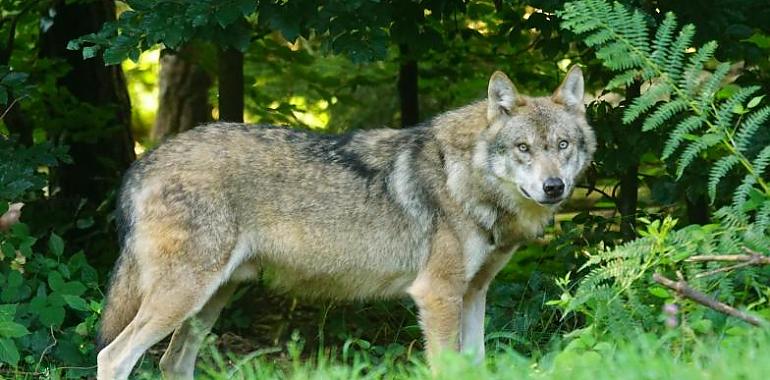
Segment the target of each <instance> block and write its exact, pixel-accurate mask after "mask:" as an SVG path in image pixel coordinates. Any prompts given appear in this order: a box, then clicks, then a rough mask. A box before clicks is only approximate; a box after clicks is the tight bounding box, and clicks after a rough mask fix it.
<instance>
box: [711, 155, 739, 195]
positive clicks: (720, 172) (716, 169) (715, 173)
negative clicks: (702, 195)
mask: <svg viewBox="0 0 770 380" xmlns="http://www.w3.org/2000/svg"><path fill="white" fill-rule="evenodd" d="M740 162H741V160H740V159H739V158H738V156H736V155H732V154H731V155H727V156H724V157H722V158H720V159H719V161H717V162H716V163H715V164H714V166H713V167H712V168H711V172H710V173H709V182H708V194H709V199H710V200H711V202H712V203H713V202H714V199H715V198H716V194H717V184H718V183H719V181H720V180H721V179H722V178H724V176H726V175H727V173H728V172H729V171H730V170H731V169H732V168H733V167H735V165H737V164H738V163H740Z"/></svg>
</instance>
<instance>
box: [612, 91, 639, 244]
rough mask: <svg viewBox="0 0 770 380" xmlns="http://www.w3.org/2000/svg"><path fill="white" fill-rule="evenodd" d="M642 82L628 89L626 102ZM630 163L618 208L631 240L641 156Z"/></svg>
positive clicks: (626, 236) (622, 180)
mask: <svg viewBox="0 0 770 380" xmlns="http://www.w3.org/2000/svg"><path fill="white" fill-rule="evenodd" d="M641 87H642V82H640V81H636V82H634V83H632V84H631V85H630V86H628V89H627V90H626V102H627V103H628V104H630V103H631V101H632V100H633V99H635V98H638V97H639V95H640V94H641ZM628 127H629V128H641V126H639V125H630V126H628ZM628 160H629V163H628V167H627V168H626V171H625V172H624V173H623V174H621V176H620V196H619V198H618V210H619V211H620V219H621V220H620V234H621V235H622V236H623V240H625V241H629V240H633V239H634V238H636V208H637V206H638V203H639V157H628Z"/></svg>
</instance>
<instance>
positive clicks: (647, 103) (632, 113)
mask: <svg viewBox="0 0 770 380" xmlns="http://www.w3.org/2000/svg"><path fill="white" fill-rule="evenodd" d="M670 93H671V87H669V85H668V84H665V83H658V84H654V85H652V87H650V88H649V89H647V91H646V92H645V93H644V94H642V95H641V96H639V97H638V98H636V99H634V100H633V102H631V105H630V106H629V107H628V109H626V111H625V112H623V123H624V124H629V123H631V122H633V121H634V120H636V119H638V118H639V116H641V115H642V114H643V113H645V112H647V111H648V110H649V109H650V108H652V107H653V106H654V105H655V103H656V102H657V101H659V100H660V99H661V98H664V97H666V96H668V95H669V94H670Z"/></svg>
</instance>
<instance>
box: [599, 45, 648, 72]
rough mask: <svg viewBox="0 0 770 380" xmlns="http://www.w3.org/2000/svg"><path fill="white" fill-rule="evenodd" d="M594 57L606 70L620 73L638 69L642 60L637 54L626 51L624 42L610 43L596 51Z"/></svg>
mask: <svg viewBox="0 0 770 380" xmlns="http://www.w3.org/2000/svg"><path fill="white" fill-rule="evenodd" d="M596 57H597V58H599V59H601V60H602V62H604V65H605V66H607V67H608V68H610V69H612V70H615V71H621V70H628V69H632V68H635V67H639V66H640V64H641V62H642V59H641V57H640V56H639V55H638V54H632V53H630V52H629V51H628V46H627V45H626V44H625V42H612V43H609V44H607V45H605V46H603V47H601V48H600V49H599V50H597V51H596Z"/></svg>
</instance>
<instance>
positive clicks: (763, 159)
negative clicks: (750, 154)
mask: <svg viewBox="0 0 770 380" xmlns="http://www.w3.org/2000/svg"><path fill="white" fill-rule="evenodd" d="M768 164H770V145H765V147H764V148H762V150H761V151H759V153H758V154H757V156H756V157H754V160H753V161H751V166H752V167H753V168H754V173H755V174H756V175H758V176H760V177H762V174H763V173H764V172H765V169H767V165H768Z"/></svg>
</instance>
